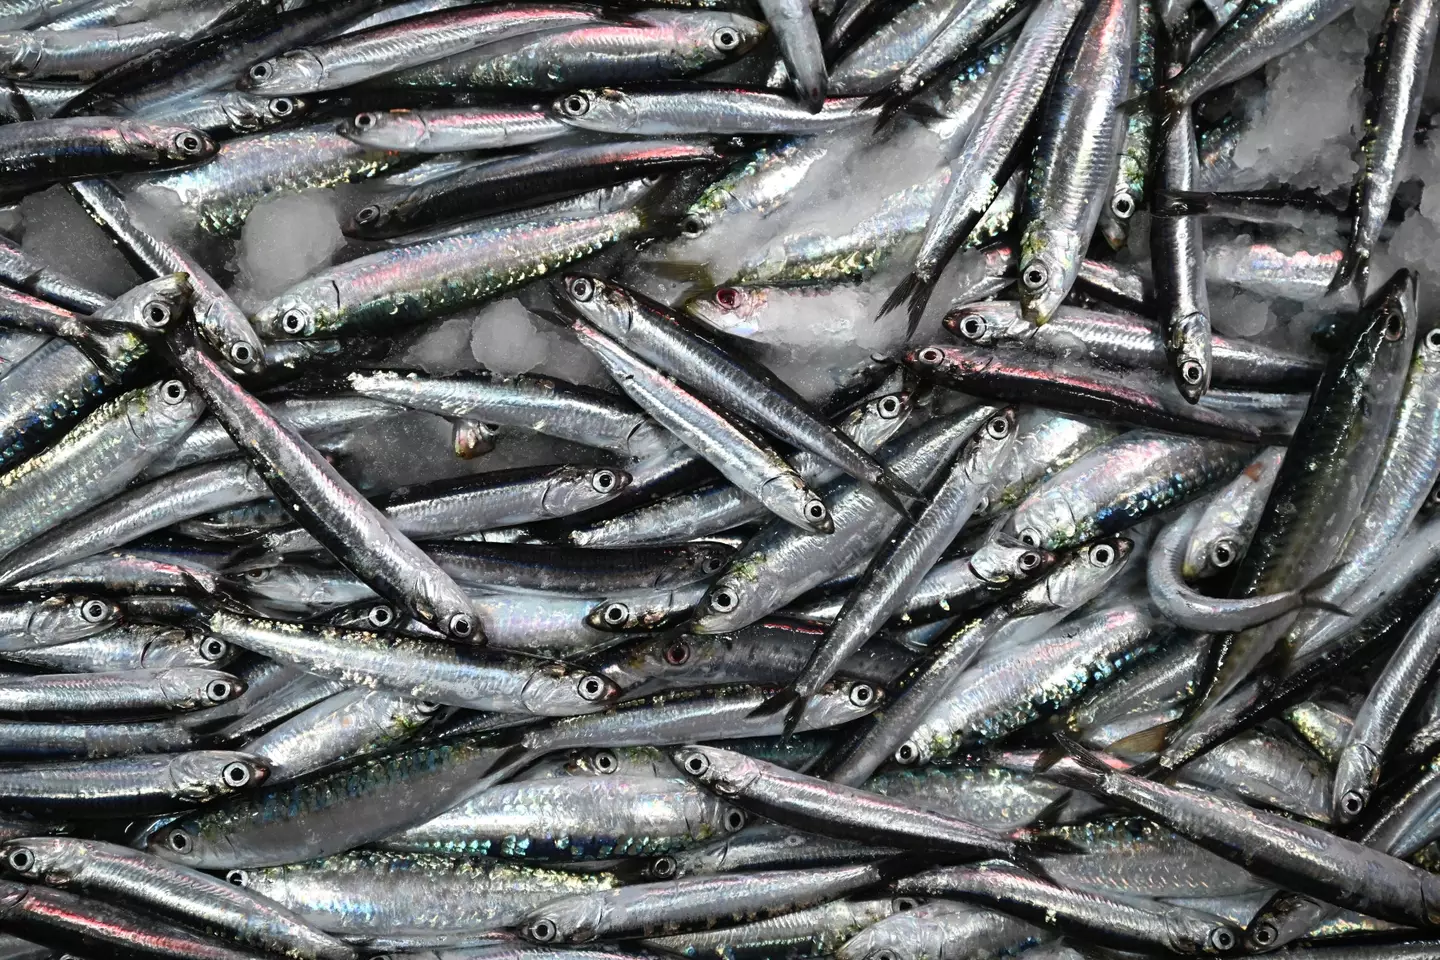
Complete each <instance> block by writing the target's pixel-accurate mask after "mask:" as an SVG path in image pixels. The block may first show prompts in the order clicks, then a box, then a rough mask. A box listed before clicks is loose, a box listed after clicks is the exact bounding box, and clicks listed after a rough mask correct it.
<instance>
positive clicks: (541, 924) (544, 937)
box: [525, 917, 560, 943]
mask: <svg viewBox="0 0 1440 960" xmlns="http://www.w3.org/2000/svg"><path fill="white" fill-rule="evenodd" d="M525 932H526V933H528V934H530V939H531V940H534V941H536V942H538V943H549V942H550V941H552V940H554V939H555V938H556V937H558V936H560V928H559V927H557V926H556V925H555V921H553V920H550V919H547V918H544V917H542V918H541V919H539V920H536V921H535V922H534V923H532V924H530V926H529V927H528V928H527V929H526V931H525Z"/></svg>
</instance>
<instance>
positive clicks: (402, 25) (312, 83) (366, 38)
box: [240, 3, 601, 94]
mask: <svg viewBox="0 0 1440 960" xmlns="http://www.w3.org/2000/svg"><path fill="white" fill-rule="evenodd" d="M600 18H601V17H600V12H599V11H598V10H597V9H595V8H594V7H588V6H585V5H583V4H563V3H554V4H549V5H546V4H543V3H529V4H526V3H507V4H500V5H496V6H486V7H468V8H467V7H462V8H459V9H456V10H443V11H439V12H436V13H430V14H421V15H419V16H415V17H407V18H405V19H403V20H397V21H395V22H393V23H386V24H381V25H379V26H375V27H371V28H369V29H367V30H361V31H357V32H355V33H346V34H342V35H341V36H339V37H335V38H333V39H330V40H325V41H319V42H316V43H311V44H309V45H307V46H303V47H299V48H297V49H294V50H288V51H286V52H285V53H282V54H280V55H279V56H277V57H272V58H270V59H268V60H261V61H260V62H258V63H254V64H252V65H251V66H250V68H249V69H248V70H246V72H245V76H244V78H243V79H242V80H241V81H240V87H241V89H242V90H251V91H254V92H256V93H267V94H280V93H289V94H305V93H316V92H320V91H324V90H336V89H339V88H340V87H347V86H350V85H351V84H354V83H359V82H360V81H362V80H369V79H371V78H372V77H377V76H380V75H381V74H385V73H391V72H393V71H395V70H403V69H405V68H406V67H414V66H418V65H419V64H422V63H426V62H428V61H431V60H439V59H441V58H442V57H447V56H450V55H452V54H457V53H465V52H466V51H468V50H473V49H475V48H476V47H479V46H482V45H483V44H486V43H494V42H496V41H498V40H505V39H507V38H509V37H515V36H521V35H524V34H527V33H535V32H538V31H541V30H550V29H554V28H556V27H565V26H574V25H576V24H582V23H591V22H595V21H597V20H599V19H600Z"/></svg>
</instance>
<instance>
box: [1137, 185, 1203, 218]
mask: <svg viewBox="0 0 1440 960" xmlns="http://www.w3.org/2000/svg"><path fill="white" fill-rule="evenodd" d="M1212 196H1213V195H1212V194H1209V193H1202V192H1201V191H1198V190H1160V189H1157V190H1156V191H1155V197H1154V199H1153V200H1152V202H1151V204H1150V209H1151V211H1152V212H1153V213H1154V214H1155V215H1156V216H1157V217H1195V216H1199V215H1200V214H1202V213H1205V212H1206V211H1208V210H1209V209H1210V200H1211V197H1212Z"/></svg>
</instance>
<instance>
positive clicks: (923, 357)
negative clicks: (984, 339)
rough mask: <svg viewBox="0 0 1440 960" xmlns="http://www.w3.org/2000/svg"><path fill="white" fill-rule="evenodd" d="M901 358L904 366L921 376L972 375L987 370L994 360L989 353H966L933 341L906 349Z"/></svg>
mask: <svg viewBox="0 0 1440 960" xmlns="http://www.w3.org/2000/svg"><path fill="white" fill-rule="evenodd" d="M902 359H903V361H904V363H905V366H907V367H909V368H910V369H911V370H914V371H915V372H916V373H918V374H920V375H921V376H922V377H933V376H937V375H944V376H952V377H964V376H974V375H978V374H983V373H984V372H985V371H986V370H989V369H990V366H991V364H992V363H993V362H994V358H993V357H992V356H989V355H985V354H973V353H968V352H966V351H965V350H963V349H957V348H955V347H948V346H945V345H943V344H934V343H932V344H930V345H929V346H924V347H916V348H915V349H914V350H907V351H906V352H905V356H904V357H903V358H902Z"/></svg>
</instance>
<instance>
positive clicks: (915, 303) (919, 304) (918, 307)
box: [905, 281, 935, 340]
mask: <svg viewBox="0 0 1440 960" xmlns="http://www.w3.org/2000/svg"><path fill="white" fill-rule="evenodd" d="M934 292H935V285H934V284H933V283H929V282H924V281H922V282H921V283H919V284H918V285H917V286H916V288H915V289H914V290H913V291H912V292H911V294H910V306H909V311H910V322H909V323H908V324H906V326H905V339H906V340H909V339H910V338H911V337H913V336H915V331H916V330H918V329H919V328H920V321H921V319H923V318H924V316H925V308H926V307H927V306H928V305H929V304H930V295H931V294H932V293H934Z"/></svg>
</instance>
